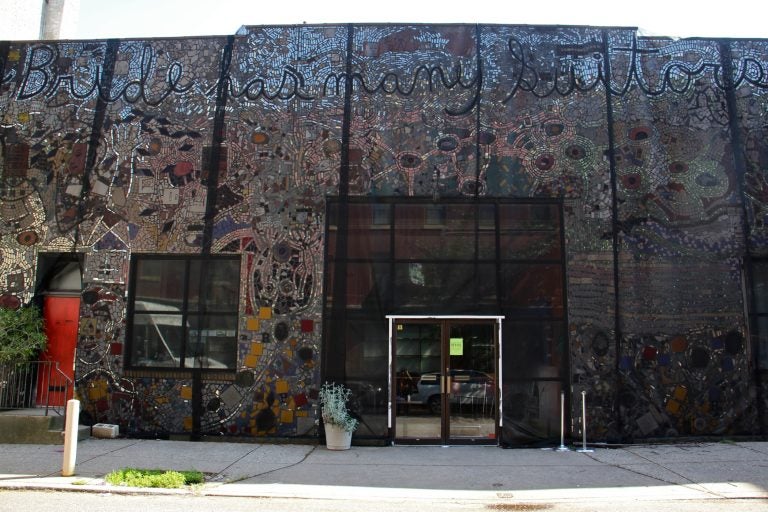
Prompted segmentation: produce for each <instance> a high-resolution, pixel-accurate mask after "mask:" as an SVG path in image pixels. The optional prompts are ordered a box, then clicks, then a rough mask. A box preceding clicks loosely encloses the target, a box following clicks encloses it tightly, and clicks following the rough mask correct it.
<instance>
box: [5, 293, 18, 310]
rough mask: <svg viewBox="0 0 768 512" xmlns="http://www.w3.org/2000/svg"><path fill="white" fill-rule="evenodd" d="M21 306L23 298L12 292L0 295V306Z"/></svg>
mask: <svg viewBox="0 0 768 512" xmlns="http://www.w3.org/2000/svg"><path fill="white" fill-rule="evenodd" d="M20 306H21V299H19V298H18V297H17V296H15V295H12V294H10V293H5V294H3V295H0V307H3V308H6V309H19V307H20Z"/></svg>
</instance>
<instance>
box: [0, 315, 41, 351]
mask: <svg viewBox="0 0 768 512" xmlns="http://www.w3.org/2000/svg"><path fill="white" fill-rule="evenodd" d="M47 343H48V338H47V337H46V335H45V331H44V324H43V318H42V316H41V315H40V310H39V309H37V308H36V307H34V306H30V307H25V308H20V309H16V310H14V309H8V308H0V364H1V363H14V362H21V361H29V360H30V359H32V358H33V357H35V356H36V355H37V353H38V352H39V351H41V350H43V349H44V348H45V346H46V344H47Z"/></svg>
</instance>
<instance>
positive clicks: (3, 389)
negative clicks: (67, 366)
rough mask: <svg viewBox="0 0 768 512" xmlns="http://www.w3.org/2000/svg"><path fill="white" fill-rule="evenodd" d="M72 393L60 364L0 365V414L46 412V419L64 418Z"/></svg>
mask: <svg viewBox="0 0 768 512" xmlns="http://www.w3.org/2000/svg"><path fill="white" fill-rule="evenodd" d="M73 390H74V383H73V382H72V379H70V378H69V377H68V376H67V375H65V374H64V372H62V371H61V369H60V368H59V363H58V361H29V362H23V363H8V364H0V410H3V409H45V415H46V416H48V413H49V411H50V412H53V413H55V414H58V415H60V416H63V415H64V414H65V412H66V407H67V400H68V399H69V398H71V394H72V391H73Z"/></svg>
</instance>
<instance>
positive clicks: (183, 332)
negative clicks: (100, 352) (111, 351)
mask: <svg viewBox="0 0 768 512" xmlns="http://www.w3.org/2000/svg"><path fill="white" fill-rule="evenodd" d="M182 318H183V317H182V315H181V310H180V309H179V308H177V307H175V306H169V305H166V304H161V303H155V302H146V301H139V300H137V301H136V302H135V310H134V317H133V340H134V341H133V353H132V362H133V364H134V365H136V366H149V367H154V366H158V367H176V368H178V367H179V366H181V364H180V363H181V354H182V345H184V339H185V336H186V354H185V357H184V366H185V367H186V368H193V367H202V368H222V369H223V368H232V367H233V366H234V350H226V347H227V346H230V345H232V344H234V343H235V334H236V333H235V331H234V330H231V329H229V330H227V329H204V330H202V331H200V332H198V331H196V330H195V329H193V328H192V326H190V322H189V321H187V322H186V325H182ZM198 335H199V338H198ZM220 347H224V350H221V349H220V350H218V351H216V350H215V349H217V348H220ZM214 353H215V356H214Z"/></svg>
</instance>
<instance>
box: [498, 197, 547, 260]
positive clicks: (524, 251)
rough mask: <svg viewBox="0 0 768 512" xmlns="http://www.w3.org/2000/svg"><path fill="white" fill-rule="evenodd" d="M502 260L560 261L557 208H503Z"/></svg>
mask: <svg viewBox="0 0 768 512" xmlns="http://www.w3.org/2000/svg"><path fill="white" fill-rule="evenodd" d="M499 235H500V240H501V258H502V259H533V260H538V259H560V257H561V256H560V217H559V214H558V209H557V206H556V205H539V204H505V205H501V206H500V207H499Z"/></svg>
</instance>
